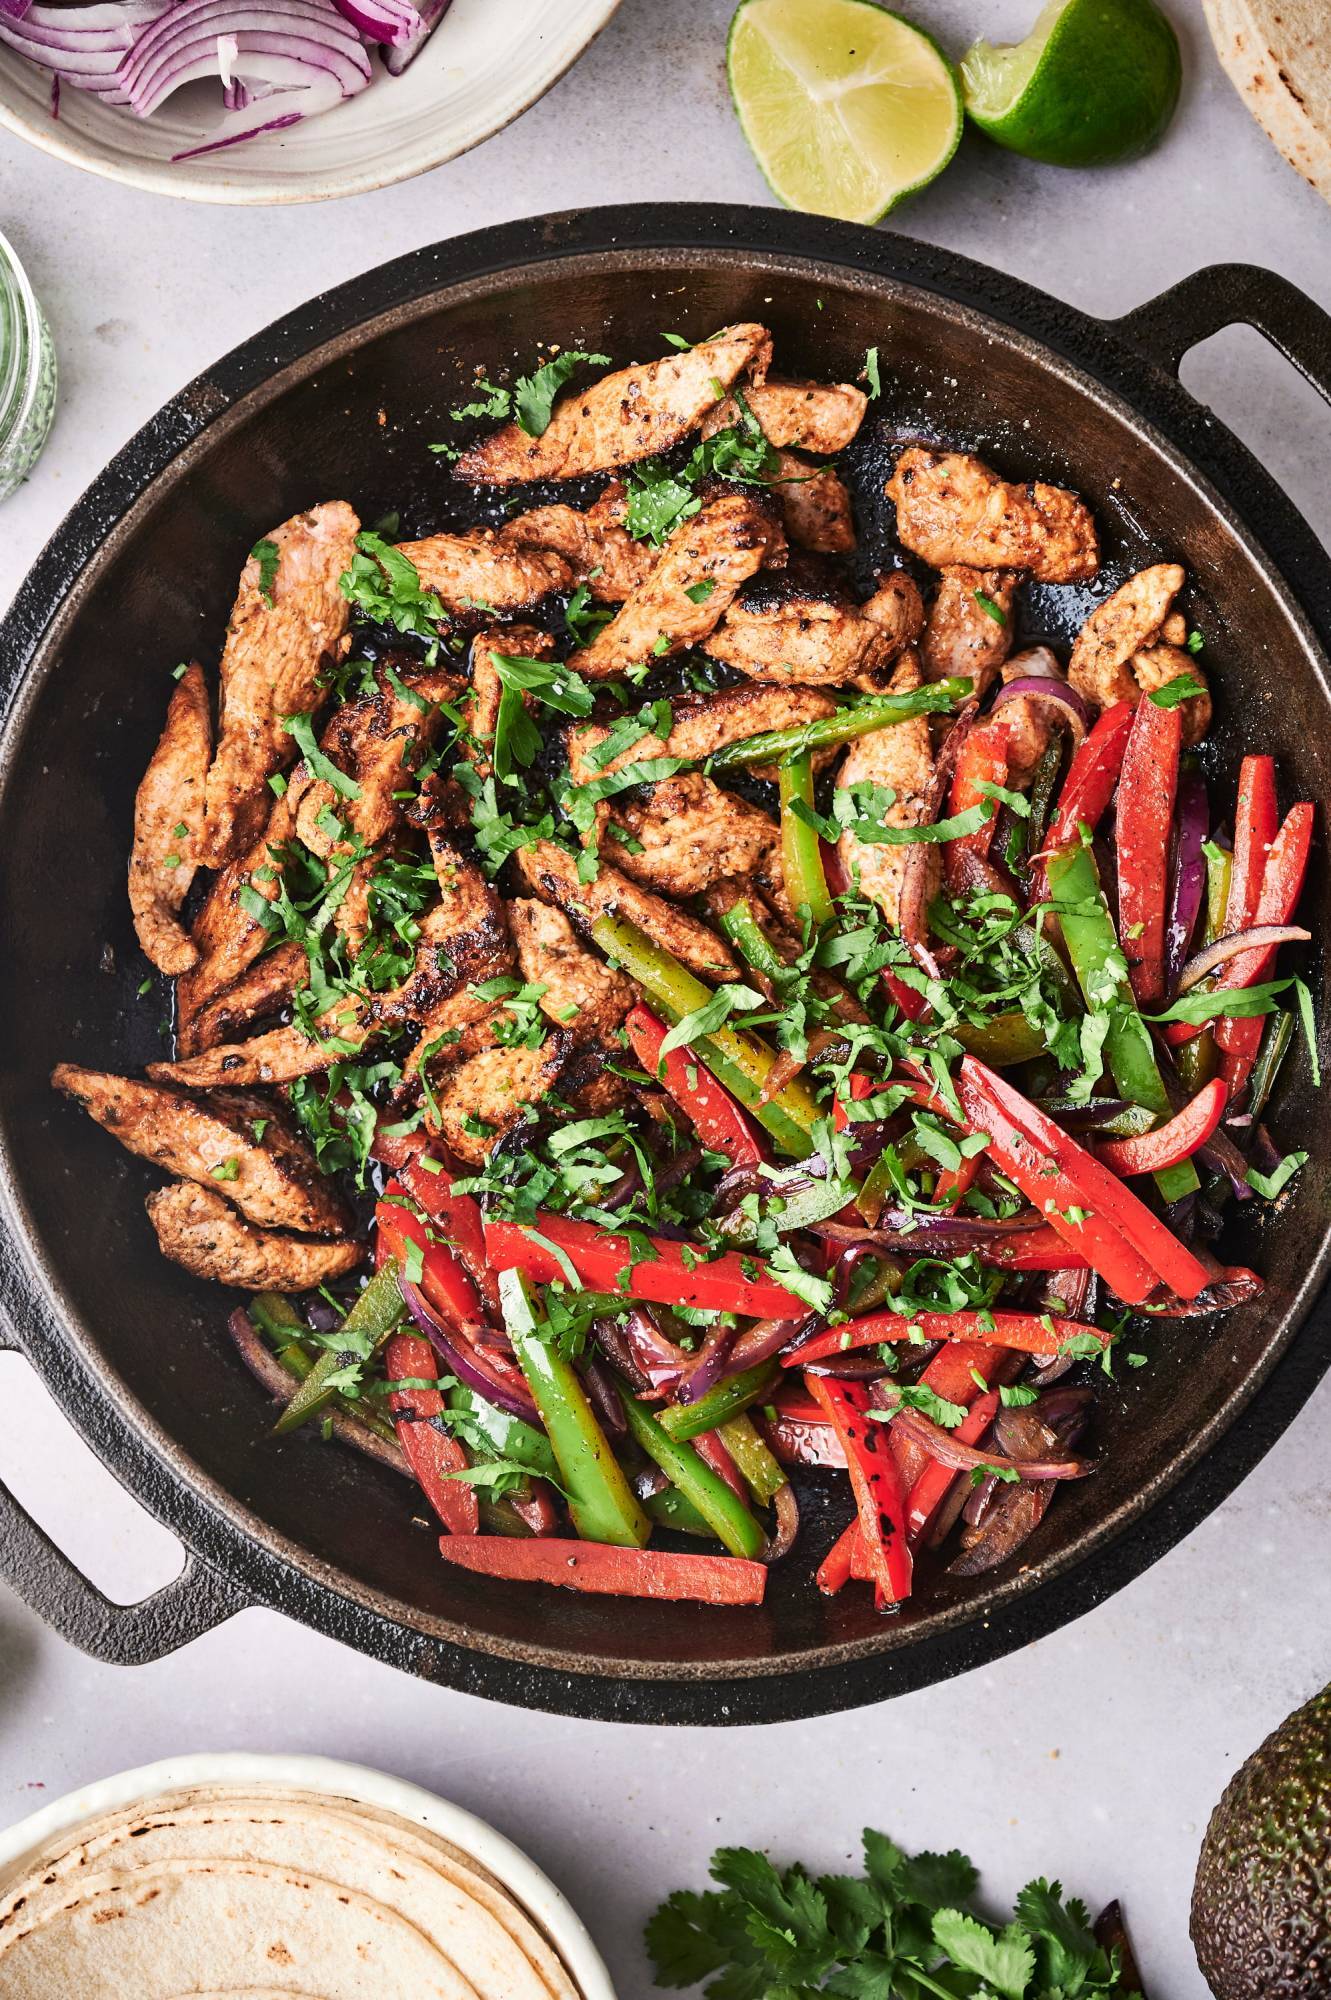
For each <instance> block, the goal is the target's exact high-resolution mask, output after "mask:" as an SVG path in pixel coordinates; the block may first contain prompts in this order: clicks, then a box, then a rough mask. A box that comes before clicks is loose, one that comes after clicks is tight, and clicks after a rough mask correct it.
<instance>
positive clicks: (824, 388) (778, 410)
mask: <svg viewBox="0 0 1331 2000" xmlns="http://www.w3.org/2000/svg"><path fill="white" fill-rule="evenodd" d="M741 393H742V394H743V397H744V401H745V402H746V403H747V404H748V406H749V409H750V411H751V412H752V414H753V417H754V419H755V421H756V422H757V424H758V428H759V429H760V430H761V431H762V434H763V436H764V437H765V438H766V439H767V442H768V443H769V444H771V445H775V446H776V447H777V448H778V450H785V449H787V448H788V447H792V446H793V447H794V448H795V449H797V450H799V451H811V452H815V453H816V454H817V455H818V456H819V457H820V458H828V457H830V456H831V455H832V453H833V452H837V451H844V450H845V448H846V446H847V445H848V444H849V443H850V441H851V439H852V438H853V437H854V436H855V433H856V432H857V431H858V429H859V427H860V425H861V423H862V422H863V421H864V412H865V411H866V409H867V408H868V407H869V399H868V397H867V396H866V395H865V393H864V391H863V390H862V389H857V388H856V387H855V385H854V383H853V382H784V381H781V380H779V379H778V377H776V376H775V375H769V376H768V377H767V379H766V381H765V382H764V383H763V384H762V385H761V387H759V386H756V385H750V386H747V387H746V388H745V389H744V390H743V391H742V392H741ZM743 416H744V412H743V411H742V410H741V408H740V406H739V403H738V401H737V400H736V399H735V398H734V397H733V396H731V397H728V398H727V399H726V401H725V402H724V403H718V404H717V405H716V407H715V409H713V410H711V411H709V412H708V414H707V416H706V417H705V418H704V419H703V426H702V430H703V436H704V437H711V436H712V435H713V434H714V433H715V432H716V431H720V430H725V429H727V428H728V427H729V426H731V425H733V424H739V423H741V422H742V421H743Z"/></svg>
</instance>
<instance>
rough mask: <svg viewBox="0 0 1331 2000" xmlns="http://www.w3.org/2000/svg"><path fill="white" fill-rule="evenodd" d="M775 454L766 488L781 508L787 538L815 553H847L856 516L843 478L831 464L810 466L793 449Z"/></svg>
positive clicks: (853, 544) (852, 541)
mask: <svg viewBox="0 0 1331 2000" xmlns="http://www.w3.org/2000/svg"><path fill="white" fill-rule="evenodd" d="M776 456H777V470H776V471H775V472H774V473H773V475H772V477H771V479H770V480H769V481H768V482H767V490H768V491H769V492H770V493H771V495H772V497H773V499H774V500H775V501H776V503H777V505H778V507H780V509H781V522H782V526H783V527H784V528H785V531H786V534H787V536H788V538H789V539H790V541H792V542H793V543H794V544H795V546H796V547H797V548H801V549H809V550H811V551H812V552H813V553H814V554H815V555H823V556H845V555H849V554H850V553H851V551H852V550H853V549H854V547H855V517H854V515H853V513H852V512H851V505H850V492H849V490H848V488H847V486H846V484H845V481H844V480H842V479H840V478H838V476H837V474H836V473H835V472H833V470H832V468H831V467H830V466H826V465H825V466H818V467H815V466H812V465H810V464H809V462H808V460H807V459H803V458H797V457H796V456H795V454H794V452H793V451H779V452H778V453H777V455H776Z"/></svg>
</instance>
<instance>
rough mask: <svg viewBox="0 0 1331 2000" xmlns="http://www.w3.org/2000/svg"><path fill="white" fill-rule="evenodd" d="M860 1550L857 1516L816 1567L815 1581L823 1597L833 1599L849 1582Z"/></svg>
mask: <svg viewBox="0 0 1331 2000" xmlns="http://www.w3.org/2000/svg"><path fill="white" fill-rule="evenodd" d="M860 1548H861V1537H860V1523H859V1516H858V1515H857V1516H856V1517H855V1519H854V1520H853V1521H852V1522H851V1523H850V1525H849V1526H848V1527H847V1528H844V1529H843V1530H842V1532H841V1533H840V1534H839V1535H838V1536H837V1538H836V1540H835V1541H834V1542H833V1544H832V1546H831V1548H830V1549H829V1550H828V1551H827V1554H826V1555H825V1556H824V1557H823V1559H822V1561H821V1563H820V1564H819V1565H818V1575H817V1578H816V1581H817V1584H818V1588H819V1590H821V1591H822V1593H823V1596H824V1597H835V1596H836V1594H837V1592H838V1591H839V1590H841V1589H842V1588H843V1587H844V1586H845V1585H846V1584H847V1583H849V1582H850V1579H851V1577H852V1575H853V1574H854V1565H855V1561H856V1557H857V1556H858V1555H859V1553H860Z"/></svg>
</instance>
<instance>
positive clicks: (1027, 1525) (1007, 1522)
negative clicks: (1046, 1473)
mask: <svg viewBox="0 0 1331 2000" xmlns="http://www.w3.org/2000/svg"><path fill="white" fill-rule="evenodd" d="M997 1485H998V1482H997V1480H995V1481H993V1482H992V1486H993V1488H995V1489H996V1488H997ZM1054 1492H1055V1488H1054V1487H1053V1486H1052V1485H1050V1484H1045V1485H1042V1486H1041V1485H1027V1484H1026V1482H1025V1481H1024V1480H1023V1481H1021V1482H1020V1483H1019V1484H1018V1485H1016V1486H1009V1487H1006V1488H1005V1489H1004V1490H1003V1492H1002V1493H1000V1494H996V1495H995V1497H994V1499H993V1500H992V1502H991V1504H990V1506H989V1508H988V1510H987V1512H986V1514H985V1516H984V1520H983V1525H982V1527H981V1528H980V1531H979V1533H978V1534H977V1535H976V1536H975V1539H974V1540H972V1541H971V1542H970V1543H969V1546H968V1547H966V1548H964V1549H963V1550H962V1552H961V1554H960V1555H959V1556H958V1557H957V1558H956V1559H955V1561H953V1562H950V1563H949V1564H948V1574H949V1576H983V1575H984V1573H985V1571H986V1570H991V1569H997V1568H998V1566H999V1564H1000V1563H1005V1562H1006V1561H1007V1560H1008V1558H1009V1557H1010V1556H1014V1555H1016V1553H1017V1551H1018V1549H1019V1548H1021V1546H1022V1544H1023V1543H1024V1542H1028V1541H1029V1540H1030V1538H1031V1536H1032V1535H1033V1534H1034V1533H1035V1530H1036V1529H1037V1528H1038V1527H1039V1525H1040V1523H1041V1521H1043V1519H1044V1517H1045V1515H1046V1514H1047V1513H1048V1511H1049V1503H1050V1501H1051V1500H1052V1499H1053V1497H1054ZM971 1497H972V1499H973V1498H974V1497H975V1496H974V1495H973V1494H972V1496H971Z"/></svg>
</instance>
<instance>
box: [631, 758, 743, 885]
mask: <svg viewBox="0 0 1331 2000" xmlns="http://www.w3.org/2000/svg"><path fill="white" fill-rule="evenodd" d="M605 810H606V813H607V816H608V819H607V825H606V828H605V830H604V831H603V833H602V836H601V843H600V851H601V854H602V856H603V857H604V859H605V860H607V861H609V862H611V863H612V864H613V865H614V866H615V867H616V868H618V869H620V870H621V872H622V873H623V874H625V875H628V876H630V877H631V878H632V880H633V881H635V882H641V883H643V884H644V886H645V887H647V888H649V889H656V890H657V891H659V892H660V894H662V895H665V896H676V897H681V898H684V899H687V898H688V897H690V896H697V895H699V894H701V892H702V891H703V890H704V889H707V888H710V887H711V885H712V883H713V882H719V881H720V880H721V879H722V878H723V877H724V876H726V875H739V876H741V877H743V876H747V875H753V876H755V877H757V879H759V880H760V881H763V882H766V883H773V882H777V881H779V880H780V876H781V833H780V829H779V828H778V826H777V824H776V822H775V820H773V819H772V818H771V817H770V816H769V815H768V814H767V813H765V812H763V810H762V809H761V807H759V806H755V805H750V804H749V802H748V800H747V799H742V798H740V796H739V795H738V793H736V792H727V791H723V790H722V788H721V787H720V785H717V784H714V783H713V782H712V780H711V779H710V778H708V777H704V775H703V773H702V772H701V771H681V772H678V773H677V774H676V775H675V776H674V777H673V778H662V779H661V780H660V781H659V783H657V784H654V785H649V786H644V787H643V790H642V793H641V795H640V796H638V797H634V796H633V795H631V794H627V795H625V796H623V797H621V798H617V799H615V800H614V801H613V803H612V804H611V805H609V806H608V807H606V809H605ZM616 828H619V829H622V830H623V832H625V833H626V834H628V836H629V842H630V844H629V845H625V843H624V842H622V841H621V840H620V839H619V838H618V837H617V835H616V833H615V829H616Z"/></svg>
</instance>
